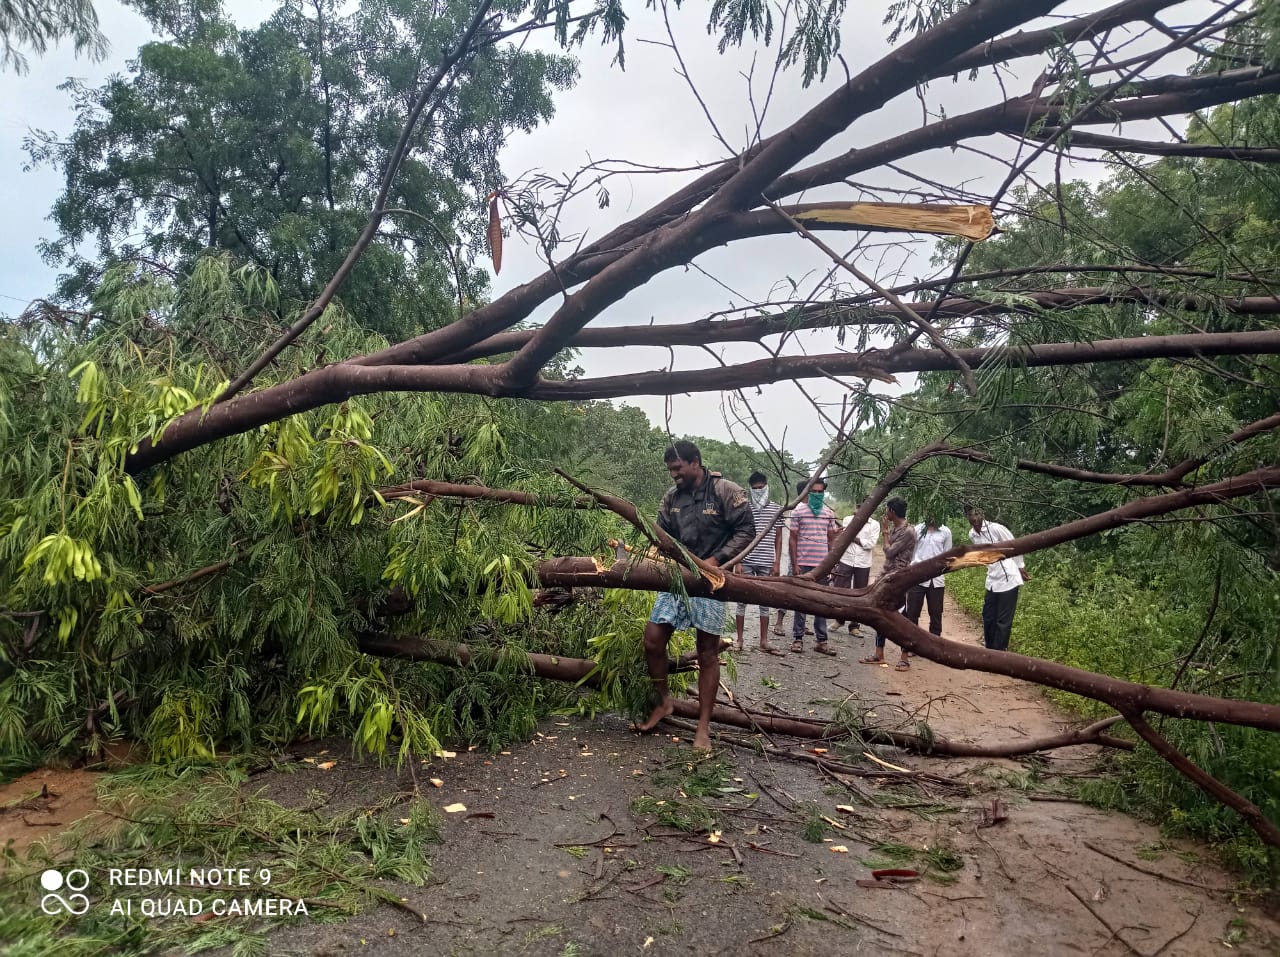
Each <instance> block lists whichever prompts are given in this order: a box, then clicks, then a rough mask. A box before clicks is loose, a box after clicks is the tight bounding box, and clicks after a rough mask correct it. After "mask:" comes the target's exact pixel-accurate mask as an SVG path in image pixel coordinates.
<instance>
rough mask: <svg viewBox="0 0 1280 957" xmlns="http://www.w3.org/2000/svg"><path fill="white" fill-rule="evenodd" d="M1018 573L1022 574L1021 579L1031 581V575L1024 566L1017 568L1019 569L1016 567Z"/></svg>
mask: <svg viewBox="0 0 1280 957" xmlns="http://www.w3.org/2000/svg"><path fill="white" fill-rule="evenodd" d="M1018 574H1019V575H1021V576H1022V580H1023V581H1024V582H1029V581H1031V576H1030V575H1028V574H1027V570H1026V569H1025V568H1019V569H1018Z"/></svg>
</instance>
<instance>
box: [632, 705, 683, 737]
mask: <svg viewBox="0 0 1280 957" xmlns="http://www.w3.org/2000/svg"><path fill="white" fill-rule="evenodd" d="M675 710H676V706H675V704H674V703H673V702H672V701H671V700H670V699H669V698H668V699H665V700H663V701H659V702H658V706H657V707H656V708H654V709H653V713H652V714H650V715H649V717H648V719H647V720H646V721H643V722H641V723H640V724H638V725H636V730H637V731H639V732H640V733H641V734H646V733H648V732H650V731H652V730H653V729H654V728H656V727H657V726H658V722H659V721H661V720H662V719H663V718H666V717H669V716H670V714H671V712H673V711H675ZM695 741H696V739H695Z"/></svg>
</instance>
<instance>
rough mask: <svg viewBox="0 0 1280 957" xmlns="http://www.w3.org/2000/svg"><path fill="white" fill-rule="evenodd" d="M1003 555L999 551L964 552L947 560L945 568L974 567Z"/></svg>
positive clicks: (999, 558)
mask: <svg viewBox="0 0 1280 957" xmlns="http://www.w3.org/2000/svg"><path fill="white" fill-rule="evenodd" d="M1004 557H1005V556H1004V555H1003V554H1002V553H1001V552H965V553H964V554H963V555H961V556H960V557H959V558H953V559H951V560H950V561H949V562H947V569H948V570H950V571H955V570H956V569H957V568H976V567H978V566H979V565H990V564H991V563H992V562H998V561H1000V560H1001V559H1002V558H1004Z"/></svg>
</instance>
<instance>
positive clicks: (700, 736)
mask: <svg viewBox="0 0 1280 957" xmlns="http://www.w3.org/2000/svg"><path fill="white" fill-rule="evenodd" d="M695 634H697V636H698V730H697V731H696V732H695V733H694V735H693V746H694V748H696V749H697V750H699V751H710V750H711V709H712V708H713V707H715V703H716V695H717V694H719V693H720V636H719V635H713V634H710V633H709V632H705V631H699V632H696V633H695ZM669 713H670V711H668V714H669Z"/></svg>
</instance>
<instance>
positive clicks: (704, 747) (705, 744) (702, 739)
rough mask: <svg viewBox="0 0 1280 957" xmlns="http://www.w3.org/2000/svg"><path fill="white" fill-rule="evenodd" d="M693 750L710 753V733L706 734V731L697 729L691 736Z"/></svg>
mask: <svg viewBox="0 0 1280 957" xmlns="http://www.w3.org/2000/svg"><path fill="white" fill-rule="evenodd" d="M693 750H695V751H710V750H711V735H710V733H708V732H707V731H704V730H703V729H702V728H699V729H698V730H697V732H696V733H695V734H694V736H693Z"/></svg>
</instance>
